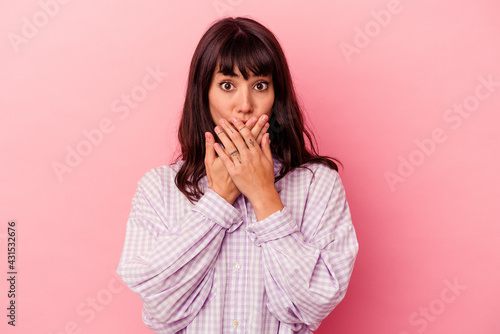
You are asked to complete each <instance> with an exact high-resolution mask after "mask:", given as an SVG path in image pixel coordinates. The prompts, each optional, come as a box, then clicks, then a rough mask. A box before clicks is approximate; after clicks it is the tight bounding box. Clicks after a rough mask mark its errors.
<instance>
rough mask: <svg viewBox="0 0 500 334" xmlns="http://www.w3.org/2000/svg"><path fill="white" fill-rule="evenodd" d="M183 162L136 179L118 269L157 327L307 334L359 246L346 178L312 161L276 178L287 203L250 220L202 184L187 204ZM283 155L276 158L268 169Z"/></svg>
mask: <svg viewBox="0 0 500 334" xmlns="http://www.w3.org/2000/svg"><path fill="white" fill-rule="evenodd" d="M182 163H183V162H182V161H179V162H177V163H175V164H173V165H170V166H161V167H158V168H156V169H153V170H151V171H149V172H148V173H146V175H145V176H144V177H142V179H141V180H140V181H139V184H138V189H137V192H136V194H135V196H134V198H133V201H132V210H131V213H130V217H129V220H128V222H127V232H126V237H125V244H124V248H123V253H122V256H121V259H120V263H119V266H118V270H117V272H118V274H119V275H120V277H121V278H122V279H123V281H124V282H125V283H126V284H127V286H128V287H129V288H130V289H131V290H132V291H134V292H136V293H138V294H139V295H140V296H141V298H142V301H143V303H144V307H143V312H142V318H143V321H144V323H145V324H146V326H147V327H149V328H150V329H151V330H153V331H154V332H156V333H165V334H166V333H196V334H205V333H208V334H212V333H213V334H219V333H248V334H268V333H269V334H270V333H273V334H274V333H280V334H284V333H287V334H289V333H310V330H315V329H317V328H318V326H319V324H320V323H321V321H322V320H323V319H324V318H325V317H326V316H327V315H328V314H329V313H330V312H331V311H332V310H333V308H334V307H335V306H336V305H337V304H338V303H339V302H340V301H341V300H342V299H343V298H344V295H345V293H346V290H347V285H348V283H349V279H350V276H351V273H352V270H353V266H354V261H355V259H356V255H357V253H358V242H357V239H356V234H355V231H354V227H353V225H352V223H351V215H350V212H349V206H348V204H347V201H346V197H345V192H344V187H343V185H342V182H341V180H340V177H339V175H338V173H337V172H335V171H334V170H332V169H330V168H328V167H327V166H325V165H322V164H318V163H311V164H307V165H308V166H309V168H311V170H313V171H315V177H314V178H313V174H312V173H311V172H310V171H309V170H307V169H302V168H299V169H295V170H293V171H291V172H289V173H288V174H287V175H286V176H285V177H284V178H282V179H281V180H280V181H278V182H276V183H275V187H276V189H277V190H278V193H279V195H280V198H281V201H282V202H283V205H284V208H283V210H281V211H277V212H275V213H273V214H272V215H270V216H269V217H267V218H265V219H263V220H262V221H257V220H256V218H255V213H254V211H253V208H252V205H251V203H250V202H249V201H248V200H247V198H246V197H244V196H243V195H240V196H239V197H238V198H237V199H236V200H235V202H234V203H233V205H231V204H229V203H228V202H227V201H226V200H224V199H223V198H222V197H220V196H219V195H218V194H217V193H216V192H214V191H213V190H211V189H209V188H208V182H207V178H206V176H205V177H204V178H202V179H201V181H200V182H201V184H200V185H201V189H202V191H204V193H205V194H204V195H203V196H202V197H201V198H200V200H199V201H198V202H195V203H194V204H191V203H190V202H189V200H188V199H187V198H186V197H185V196H184V194H182V193H181V192H180V191H179V189H178V188H177V187H176V186H175V183H174V177H175V174H176V172H177V171H178V170H179V168H180V166H181V164H182ZM280 167H281V163H280V162H279V161H278V160H277V159H274V171H275V176H277V175H278V172H279V170H280Z"/></svg>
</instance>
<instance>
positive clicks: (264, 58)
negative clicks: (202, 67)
mask: <svg viewBox="0 0 500 334" xmlns="http://www.w3.org/2000/svg"><path fill="white" fill-rule="evenodd" d="M218 63H219V71H220V72H221V73H222V74H224V75H235V73H234V72H233V69H234V67H235V66H238V69H239V70H240V72H241V74H242V75H243V77H244V78H245V80H248V78H249V77H250V73H248V70H250V71H251V72H252V73H253V74H254V75H256V76H266V75H269V74H272V73H273V72H274V62H273V58H272V56H271V54H270V52H269V50H268V49H267V48H266V47H265V46H264V44H263V43H262V42H261V41H259V40H258V39H257V38H256V37H255V36H253V35H250V34H246V33H244V32H242V31H239V32H238V33H236V35H234V36H233V37H232V38H229V39H228V40H227V42H226V43H224V45H223V46H222V48H221V51H220V57H219V59H218Z"/></svg>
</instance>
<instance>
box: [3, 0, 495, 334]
mask: <svg viewBox="0 0 500 334" xmlns="http://www.w3.org/2000/svg"><path fill="white" fill-rule="evenodd" d="M60 2H61V4H59V2H55V0H41V1H40V2H38V1H12V0H6V1H2V2H1V4H0V13H1V14H0V15H1V19H0V36H2V38H1V39H0V55H1V63H0V110H1V116H0V124H1V131H0V143H1V144H0V145H1V147H0V149H1V155H0V156H1V164H0V166H1V167H0V168H1V171H2V172H1V173H0V194H1V195H0V196H1V197H0V208H1V212H0V215H1V216H0V223H1V226H0V243H1V244H0V249H1V254H4V255H2V256H0V257H1V258H2V259H3V260H2V261H3V264H2V265H1V268H2V274H0V281H1V285H0V295H1V296H2V297H1V298H0V303H1V307H0V308H1V309H2V310H4V311H3V312H2V316H1V319H2V320H1V324H0V331H1V332H2V333H5V332H6V330H7V332H9V333H10V332H13V333H14V332H16V333H30V334H32V333H36V334H49V333H52V334H60V333H66V334H69V333H149V332H150V331H149V330H148V329H147V328H146V327H145V326H144V325H143V323H142V320H141V314H140V312H141V305H142V304H141V300H140V298H139V297H138V295H136V294H134V293H133V292H131V291H130V290H128V289H127V288H124V287H123V285H122V283H121V281H119V280H118V279H117V278H116V276H115V275H114V271H115V270H116V267H117V265H118V260H119V257H120V254H121V250H122V246H123V241H124V236H125V224H126V221H127V217H128V214H129V210H130V205H131V200H132V196H133V194H134V192H135V189H136V185H137V181H138V180H139V178H140V177H141V176H142V175H144V173H145V172H146V171H148V170H149V169H151V168H153V167H156V166H159V165H162V164H168V163H169V162H170V159H171V157H172V154H173V152H174V151H175V149H176V146H177V138H176V127H177V123H178V119H179V115H180V114H179V113H180V111H181V107H182V103H183V98H184V93H185V88H186V82H187V74H188V67H189V62H190V59H191V56H192V54H193V51H194V48H195V46H196V44H197V42H198V41H199V39H200V38H201V36H202V34H203V33H204V31H205V30H206V29H207V28H208V26H209V25H210V24H211V23H212V22H213V21H214V20H216V19H218V18H219V17H221V16H224V15H231V16H241V15H249V16H250V17H252V18H255V19H257V20H258V21H260V22H262V23H263V24H265V25H266V26H267V27H269V28H270V29H271V30H272V31H273V32H274V33H275V34H276V35H277V37H278V39H279V40H280V42H281V44H282V46H283V48H284V50H285V53H286V56H287V58H288V61H289V65H290V67H291V69H292V74H293V78H294V80H295V86H296V89H297V91H298V94H299V96H300V100H301V103H302V105H303V106H304V108H305V110H306V112H307V120H308V122H309V124H311V128H312V130H313V132H314V134H315V136H316V137H317V139H318V143H319V148H320V152H321V153H323V154H328V155H333V156H336V157H338V158H340V160H341V161H342V162H343V164H344V166H345V169H343V170H341V172H340V175H341V177H342V180H343V182H344V185H345V187H346V190H347V196H348V199H349V203H350V207H351V211H352V217H353V222H354V225H355V227H356V231H357V235H358V239H359V243H360V252H359V256H358V259H357V262H356V266H355V269H354V273H353V276H352V280H351V284H350V286H349V290H348V292H347V296H346V298H345V300H344V301H343V302H342V303H341V304H340V305H339V307H337V308H336V309H335V310H334V311H333V312H332V314H331V315H330V316H329V317H328V318H327V319H326V320H325V321H324V322H323V323H322V325H321V327H320V329H319V330H318V331H317V333H323V334H325V333H342V334H359V333H370V334H414V333H424V332H425V333H428V334H434V333H436V334H438V333H439V334H443V333H454V334H461V333H464V334H465V333H467V334H469V333H479V334H498V333H500V321H499V320H498V315H499V313H500V312H499V311H500V306H499V305H500V298H499V297H500V287H499V286H500V285H499V283H498V282H499V281H500V265H499V254H500V224H499V214H498V206H499V203H500V177H499V176H498V175H499V174H498V173H499V172H498V170H499V167H500V158H499V156H500V134H499V133H500V131H499V130H498V125H499V124H500V113H499V112H498V111H499V109H498V107H499V106H500V84H499V82H500V66H499V65H500V61H499V59H500V33H499V32H500V21H499V20H498V15H499V11H500V5H499V3H498V2H497V1H494V0H490V1H486V0H482V1H462V2H460V4H458V3H457V2H456V1H451V0H442V1H430V0H426V1H424V0H421V1H410V0H401V1H399V2H398V1H394V0H384V1H375V0H370V1H368V0H365V1H362V2H354V3H351V2H347V1H311V2H306V1H289V0H287V1H285V0H279V1H278V0H273V1H263V0H259V1H248V0H216V1H212V0H208V1H193V0H191V1H165V0H162V1H145V2H139V1H123V0H121V1H117V0H113V1H95V0H87V1H67V0H66V1H62V0H60ZM64 2H67V3H64ZM44 4H47V5H44ZM44 7H45V9H43V8H44ZM44 10H45V11H44ZM46 12H48V13H49V14H50V15H49V14H46ZM34 24H36V25H34ZM148 69H150V70H151V69H152V70H154V69H158V70H159V71H160V72H165V73H168V74H166V75H164V76H159V77H158V80H157V81H156V84H155V86H156V87H155V88H154V89H151V90H145V89H144V88H143V87H141V86H142V82H143V79H144V78H145V77H146V76H147V75H148ZM485 80H486V81H488V80H490V82H493V83H490V84H489V85H485V84H484V83H482V81H485ZM154 82H155V81H154V80H150V81H149V83H150V84H151V83H154ZM150 88H151V87H150ZM125 94H128V95H130V94H133V96H135V97H134V99H135V102H136V104H135V105H134V107H133V108H132V107H131V108H128V109H129V110H128V113H126V111H127V110H126V109H127V108H125V107H124V106H125V104H123V103H122V102H121V101H120V99H121V98H122V96H124V95H125ZM464 104H465V106H464V107H463V108H462V110H463V112H462V114H460V113H459V109H458V108H461V107H460V105H464ZM467 110H470V111H467ZM462 115H463V116H462ZM99 127H101V128H99ZM96 129H100V130H96ZM104 131H105V132H104ZM84 133H91V134H93V135H94V137H93V141H94V144H92V145H90V144H89V141H88V140H87V139H86V136H85V134H84ZM99 133H101V135H100V134H99ZM68 150H80V152H83V153H82V154H85V155H84V156H83V157H81V159H80V161H79V160H78V159H77V158H75V157H73V160H70V163H72V167H69V166H68V167H67V170H66V171H64V173H62V175H59V177H58V175H57V174H56V172H55V171H54V168H53V165H54V164H57V163H59V164H60V165H59V166H62V165H63V164H65V165H66V157H67V154H68ZM69 170H71V172H70V171H69ZM391 173H392V174H391ZM9 220H15V221H16V222H17V233H18V238H17V240H16V241H17V270H18V272H19V275H18V278H17V279H18V280H17V326H16V328H15V329H13V328H12V327H11V326H7V324H6V322H7V318H6V317H5V314H6V310H5V308H6V307H7V305H8V304H7V303H8V299H7V297H6V292H7V290H8V287H7V282H6V279H5V278H1V277H4V276H7V275H6V272H7V268H6V263H7V261H6V260H7V259H6V258H7V254H6V232H7V222H8V221H9ZM450 286H454V287H453V289H452V288H450Z"/></svg>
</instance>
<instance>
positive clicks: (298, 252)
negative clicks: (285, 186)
mask: <svg viewBox="0 0 500 334" xmlns="http://www.w3.org/2000/svg"><path fill="white" fill-rule="evenodd" d="M300 226H301V227H300V228H299V225H298V224H297V221H296V220H295V219H294V217H293V216H292V214H291V212H290V210H289V208H288V207H287V206H285V207H284V208H283V209H282V210H280V211H277V212H275V213H273V214H272V215H270V216H269V217H267V218H265V219H263V220H261V221H258V222H254V223H252V224H249V225H248V227H247V232H248V233H249V235H250V238H251V239H252V240H253V242H254V244H255V245H257V246H260V247H262V257H263V263H264V268H265V274H264V277H265V279H264V283H265V287H266V293H267V297H268V303H267V306H268V309H269V311H270V312H271V313H272V314H273V315H274V316H275V317H276V318H278V319H279V320H280V321H281V322H283V323H285V324H287V325H288V326H289V327H291V329H292V330H293V331H294V332H295V331H297V332H298V331H300V330H304V329H305V327H307V328H309V329H310V330H316V329H317V328H318V326H319V325H320V323H321V321H322V320H323V319H324V318H325V317H326V316H327V315H328V314H329V313H330V312H331V311H332V310H333V309H334V308H335V306H337V305H338V304H339V303H340V301H341V300H342V299H343V298H344V296H345V294H346V291H347V285H348V283H349V280H350V276H351V273H352V270H353V266H354V262H355V259H356V256H357V253H358V242H357V239H356V234H355V231H354V227H353V225H352V222H351V215H350V211H349V206H348V203H347V200H346V197H345V190H344V187H343V185H342V182H341V180H340V177H339V175H338V173H337V172H336V171H333V170H331V169H326V166H325V168H318V169H317V170H316V173H315V177H314V178H313V181H312V182H311V184H310V187H309V189H308V194H307V199H306V206H305V209H304V215H303V218H302V222H301V225H300Z"/></svg>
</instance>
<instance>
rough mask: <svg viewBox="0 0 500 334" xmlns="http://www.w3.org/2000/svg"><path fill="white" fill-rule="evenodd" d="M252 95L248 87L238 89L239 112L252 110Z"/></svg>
mask: <svg viewBox="0 0 500 334" xmlns="http://www.w3.org/2000/svg"><path fill="white" fill-rule="evenodd" d="M252 102H253V101H252V95H251V93H250V91H249V90H248V89H243V90H241V91H240V94H239V96H238V104H237V108H238V111H239V112H244V113H247V112H250V111H252V110H253V103H252Z"/></svg>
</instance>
